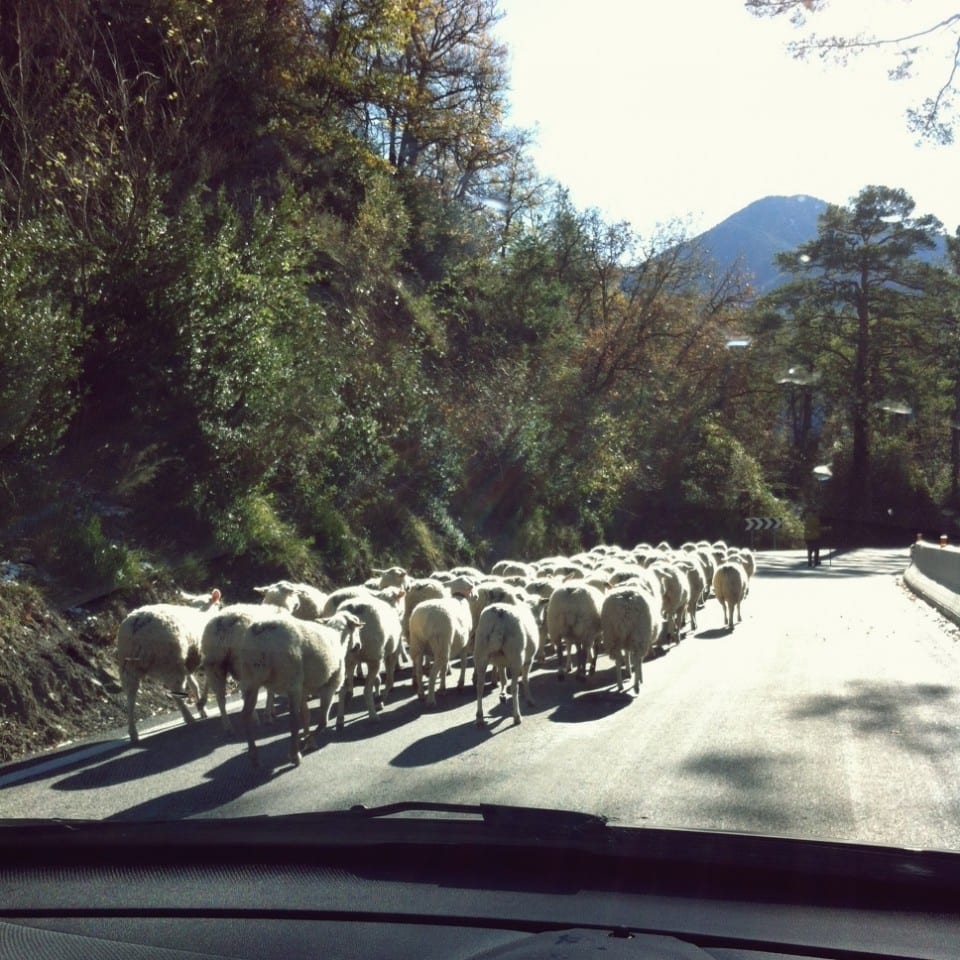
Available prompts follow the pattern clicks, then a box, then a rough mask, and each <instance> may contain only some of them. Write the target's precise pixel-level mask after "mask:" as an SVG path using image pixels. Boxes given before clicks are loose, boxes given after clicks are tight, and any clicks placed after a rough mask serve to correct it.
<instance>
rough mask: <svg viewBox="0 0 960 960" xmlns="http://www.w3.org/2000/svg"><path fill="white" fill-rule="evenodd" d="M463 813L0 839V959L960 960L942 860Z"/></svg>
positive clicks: (952, 880)
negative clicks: (827, 959) (957, 959)
mask: <svg viewBox="0 0 960 960" xmlns="http://www.w3.org/2000/svg"><path fill="white" fill-rule="evenodd" d="M470 810H471V812H470V813H469V814H468V815H467V814H465V812H464V810H459V811H453V812H452V813H453V815H452V816H451V811H437V810H430V809H429V808H427V809H425V807H424V805H413V806H410V807H406V806H405V805H398V807H395V808H391V809H390V810H389V811H384V810H379V811H377V810H374V811H367V810H364V809H362V808H361V809H357V810H354V811H342V812H338V813H334V814H307V815H302V816H295V817H289V816H284V817H276V818H273V817H253V818H243V819H237V820H190V821H183V822H179V823H143V824H128V823H123V824H121V823H96V824H94V823H88V822H84V821H58V822H54V823H44V822H33V821H20V822H16V823H13V824H4V825H3V826H2V827H0V829H2V830H3V831H4V837H3V842H2V846H0V890H3V891H4V895H3V898H2V902H0V956H2V957H4V958H5V960H11V958H12V960H20V958H24V960H26V958H30V960H44V958H48V957H49V958H63V957H90V958H105V960H106V958H110V960H126V958H140V957H147V956H149V957H165V956H169V957H171V958H173V957H178V958H181V960H183V958H189V957H234V958H251V960H253V958H257V960H269V958H273V957H278V958H279V957H282V958H290V960H296V958H301V957H302V958H308V957H309V958H313V957H321V956H322V957H336V958H345V960H353V958H361V957H364V958H366V957H384V958H397V960H426V958H433V957H437V958H458V960H473V958H481V957H483V958H505V960H521V958H522V960H534V958H548V957H549V958H557V960H560V958H569V960H579V958H586V957H599V956H602V957H605V958H608V960H619V958H696V957H704V958H724V960H773V958H775V957H780V958H787V957H792V958H805V957H820V958H824V957H837V958H853V957H890V958H904V957H910V958H947V957H956V956H958V955H960V907H958V904H960V901H958V899H957V893H958V892H960V888H958V878H960V867H958V864H957V859H958V858H957V857H955V856H954V855H953V854H950V853H945V852H944V853H938V852H933V851H905V850H896V849H893V848H888V847H871V846H867V845H845V844H835V843H822V842H812V841H803V840H795V839H789V838H774V837H758V836H752V835H738V834H722V833H712V832H706V831H684V830H662V829H657V828H645V827H642V828H625V827H616V826H611V825H609V824H606V823H605V822H604V821H603V820H602V818H596V817H589V816H585V815H581V814H569V813H566V812H562V811H546V810H530V809H528V808H502V807H489V808H487V807H482V806H478V807H476V808H470ZM439 814H442V815H439Z"/></svg>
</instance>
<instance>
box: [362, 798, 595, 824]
mask: <svg viewBox="0 0 960 960" xmlns="http://www.w3.org/2000/svg"><path fill="white" fill-rule="evenodd" d="M348 812H349V813H350V814H351V815H353V816H359V817H362V818H364V819H378V818H380V817H392V816H396V815H397V814H405V813H455V814H458V815H461V816H473V817H479V818H481V819H482V820H483V822H484V823H487V824H490V825H491V826H496V827H517V828H521V829H522V828H526V827H529V826H535V827H537V828H538V829H540V828H543V827H547V828H550V829H554V830H580V829H585V828H596V827H605V826H606V825H607V818H606V817H604V816H600V815H599V814H595V813H582V812H580V811H577V810H555V809H552V808H549V807H527V806H522V807H521V806H514V805H511V804H504V803H435V802H430V801H414V800H406V801H402V802H400V803H386V804H382V805H381V806H378V807H366V806H364V805H363V804H362V803H358V804H356V805H355V806H353V807H351V808H350V810H349V811H348Z"/></svg>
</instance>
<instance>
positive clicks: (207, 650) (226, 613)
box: [200, 598, 291, 732]
mask: <svg viewBox="0 0 960 960" xmlns="http://www.w3.org/2000/svg"><path fill="white" fill-rule="evenodd" d="M288 599H289V598H288ZM281 613H282V614H284V615H287V616H290V615H291V611H290V610H289V609H284V608H281V607H275V606H272V605H271V604H263V603H234V604H231V605H230V606H228V607H224V608H223V609H222V610H220V611H219V612H218V613H216V614H214V616H212V617H210V618H209V620H207V622H206V624H205V625H204V627H203V633H202V635H201V638H200V661H201V665H202V667H203V673H204V678H205V682H204V687H203V693H202V694H201V697H200V704H201V708H203V707H205V706H206V703H207V696H208V694H209V691H210V690H211V689H212V690H213V694H214V696H215V697H216V700H217V706H218V707H219V709H220V718H221V722H222V724H223V729H224V730H225V731H227V732H229V731H230V730H232V729H233V726H232V724H231V722H230V717H229V716H228V715H227V677H229V676H234V677H235V676H236V667H235V655H236V653H237V651H238V650H239V649H240V648H241V647H242V646H243V644H244V643H245V642H246V638H247V628H248V627H249V626H250V625H251V624H252V623H255V622H256V621H257V620H267V619H271V618H273V617H276V616H278V615H279V614H281ZM267 700H268V703H267V713H268V715H269V714H270V713H271V712H272V697H271V695H269V694H268V696H267Z"/></svg>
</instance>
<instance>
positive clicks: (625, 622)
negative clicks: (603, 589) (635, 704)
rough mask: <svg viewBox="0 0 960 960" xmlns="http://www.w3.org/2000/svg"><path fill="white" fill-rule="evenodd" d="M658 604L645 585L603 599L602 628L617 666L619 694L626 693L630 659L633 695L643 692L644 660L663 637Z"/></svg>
mask: <svg viewBox="0 0 960 960" xmlns="http://www.w3.org/2000/svg"><path fill="white" fill-rule="evenodd" d="M658 604H659V598H657V597H655V596H654V595H653V594H652V593H651V592H650V590H649V589H648V588H647V587H644V586H641V585H630V584H627V585H625V586H621V587H614V588H613V589H612V590H611V591H610V592H609V593H608V594H606V596H604V598H603V606H602V607H601V608H600V626H601V629H602V630H603V644H604V650H605V652H606V653H607V654H608V655H609V656H610V657H612V658H613V661H614V663H615V664H616V669H617V690H619V691H622V690H623V676H622V672H621V660H622V659H623V658H624V657H626V659H627V664H628V668H632V670H633V692H634V694H638V693H639V692H640V684H641V683H643V667H642V664H643V659H644V657H646V656H647V654H649V653H650V651H651V649H652V648H653V644H654V641H655V640H656V639H657V637H658V636H659V635H660V616H659V615H658V614H657V612H656V611H657V608H658Z"/></svg>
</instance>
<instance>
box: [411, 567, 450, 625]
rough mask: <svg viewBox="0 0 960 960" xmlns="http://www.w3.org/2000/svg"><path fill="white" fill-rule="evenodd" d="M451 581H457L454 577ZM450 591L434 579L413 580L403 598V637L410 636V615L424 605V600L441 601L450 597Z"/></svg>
mask: <svg viewBox="0 0 960 960" xmlns="http://www.w3.org/2000/svg"><path fill="white" fill-rule="evenodd" d="M450 579H451V580H453V579H455V578H453V577H451V578H450ZM449 596H450V591H449V590H448V589H447V587H446V585H445V584H444V583H443V582H441V581H440V580H437V579H436V578H434V577H426V578H424V579H421V580H411V581H410V583H409V584H407V592H406V593H405V594H404V597H403V613H402V615H401V617H400V625H401V627H402V629H403V636H405V637H409V636H410V614H412V613H413V611H414V608H415V607H416V606H417V605H418V604H420V603H423V601H424V600H439V599H440V598H441V597H449Z"/></svg>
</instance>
